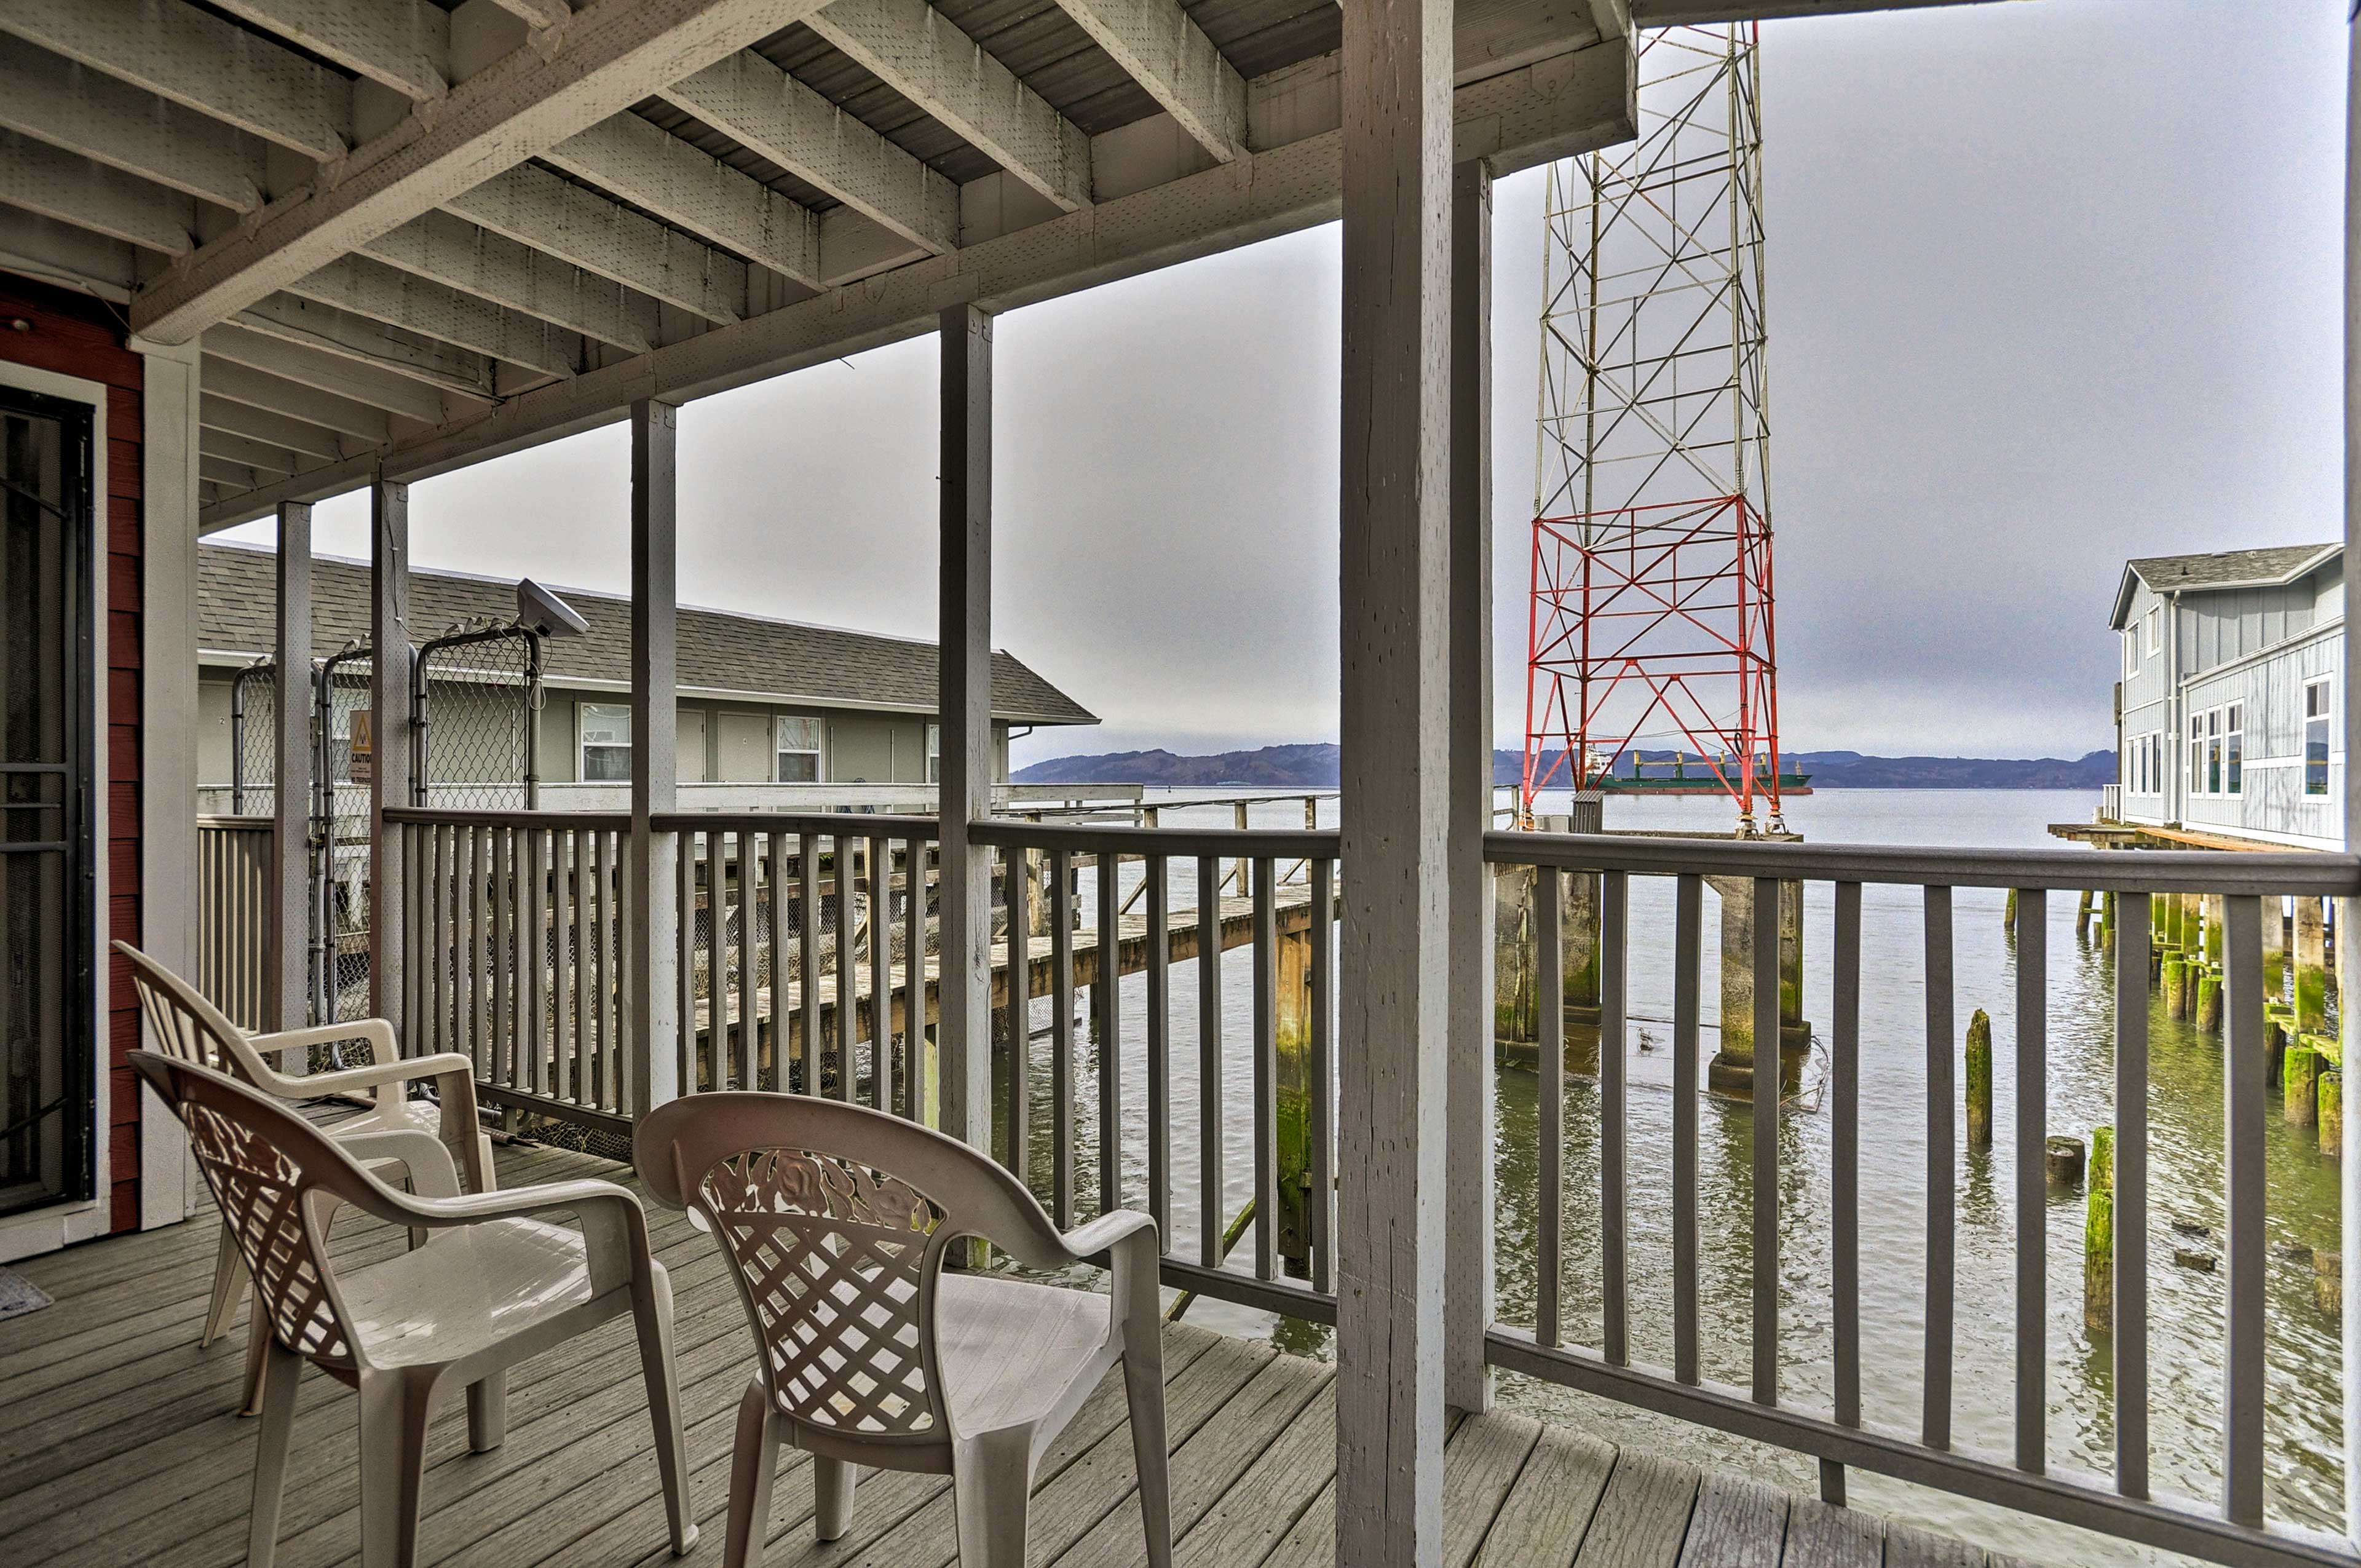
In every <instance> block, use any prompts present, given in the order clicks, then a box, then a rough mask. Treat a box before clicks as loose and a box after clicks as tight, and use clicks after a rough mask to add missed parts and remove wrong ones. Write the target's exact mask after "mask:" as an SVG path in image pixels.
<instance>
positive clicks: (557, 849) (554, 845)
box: [549, 828, 582, 1100]
mask: <svg viewBox="0 0 2361 1568" xmlns="http://www.w3.org/2000/svg"><path fill="white" fill-rule="evenodd" d="M581 842H582V835H581V832H580V830H579V829H577V828H559V829H558V830H557V833H556V836H555V839H552V841H551V844H550V852H549V868H550V876H551V878H552V879H553V882H554V885H553V886H552V887H551V889H550V895H549V914H550V921H551V924H552V925H553V926H554V927H555V929H554V930H552V931H551V933H550V960H549V974H550V981H551V994H550V1005H549V1012H550V1022H551V1024H552V1025H554V1026H555V1027H554V1028H553V1030H552V1033H553V1034H554V1035H555V1037H556V1038H555V1046H554V1047H552V1049H551V1051H550V1053H549V1092H550V1094H551V1096H552V1097H553V1098H555V1099H558V1100H571V1099H573V1098H574V1097H575V1096H576V1094H577V1092H578V1090H577V1082H578V1080H577V1074H576V1072H575V1064H574V1018H575V1014H576V1012H577V1009H578V1008H579V1006H580V998H581V995H582V986H581V974H580V970H578V969H577V967H576V965H575V959H574V940H575V938H574V891H575V889H576V888H577V887H578V886H579V885H580V880H579V878H577V876H576V874H575V869H574V867H575V858H576V851H577V849H578V848H579V846H580V844H581Z"/></svg>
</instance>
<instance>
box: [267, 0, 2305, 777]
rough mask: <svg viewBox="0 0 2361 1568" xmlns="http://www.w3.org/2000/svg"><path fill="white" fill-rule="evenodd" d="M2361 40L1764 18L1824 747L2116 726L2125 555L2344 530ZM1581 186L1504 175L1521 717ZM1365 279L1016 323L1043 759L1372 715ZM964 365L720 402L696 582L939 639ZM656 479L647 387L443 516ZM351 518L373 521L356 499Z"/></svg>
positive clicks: (1308, 271)
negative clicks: (1363, 414) (1346, 432)
mask: <svg viewBox="0 0 2361 1568" xmlns="http://www.w3.org/2000/svg"><path fill="white" fill-rule="evenodd" d="M2344 51H2345V23H2344V6H2343V5H2342V4H2341V3H2340V0H2269V3H2268V5H2263V6H2257V5H2254V4H2253V0H2156V3H2143V4H2134V3H2130V0H2035V3H2031V4H2003V5H1971V6H1964V7H1961V8H1960V9H1958V10H1952V11H1936V12H1920V13H1916V14H1907V13H1905V14H1894V15H1884V16H1875V15H1872V16H1853V17H1839V18H1833V19H1812V20H1806V21H1798V22H1789V23H1773V24H1769V25H1766V26H1765V27H1764V28H1763V105H1764V108H1763V115H1764V152H1763V160H1764V167H1765V174H1764V184H1765V192H1766V193H1765V218H1766V225H1767V229H1768V233H1769V236H1770V238H1769V248H1768V268H1769V286H1768V295H1769V298H1768V316H1769V323H1770V332H1771V349H1770V375H1771V386H1772V391H1771V400H1770V408H1771V413H1772V418H1773V443H1772V454H1773V455H1772V464H1771V467H1772V474H1773V488H1772V496H1771V499H1772V509H1773V520H1774V522H1775V524H1776V527H1777V531H1778V533H1777V541H1778V543H1777V550H1778V588H1779V594H1780V609H1779V630H1780V652H1781V656H1782V661H1783V667H1782V670H1781V679H1780V685H1781V688H1782V690H1781V707H1782V717H1783V719H1784V729H1785V736H1784V739H1785V743H1786V745H1787V746H1788V748H1789V749H1791V750H1824V749H1832V748H1850V749H1852V750H1857V751H1879V752H1898V751H1913V752H1934V753H1938V754H1963V755H1983V756H1993V755H2003V756H2025V755H2036V754H2064V755H2074V754H2079V753H2081V752H2082V751H2090V750H2093V749H2096V748H2100V747H2103V746H2107V745H2109V744H2111V743H2112V735H2111V732H2110V728H2109V718H2108V689H2109V684H2110V682H2111V680H2112V679H2113V675H2114V669H2115V662H2116V653H2115V651H2114V642H2113V641H2112V640H2111V638H2110V636H2109V634H2108V633H2107V631H2106V630H2105V625H2104V622H2105V617H2106V613H2107V610H2108V607H2109V601H2110V598H2111V597H2112V594H2113V592H2114V586H2115V582H2116V579H2117V576H2118V575H2119V574H2120V572H2121V570H2122V564H2123V562H2124V560H2125V557H2126V556H2129V555H2135V554H2157V553H2163V552H2170V551H2183V550H2213V549H2232V548H2238V547H2242V546H2247V545H2258V544H2270V543H2295V542H2302V541H2314V540H2327V539H2330V538H2333V537H2334V536H2335V534H2336V532H2337V530H2338V509H2339V506H2340V500H2339V497H2340V471H2339V462H2340V456H2339V444H2338V443H2339V435H2338V432H2339V422H2340V410H2341V402H2340V393H2339V363H2340V359H2339V356H2340V337H2339V318H2340V312H2339V291H2340V279H2341V274H2342V266H2343V261H2342V247H2341V240H2340V230H2341V209H2342V178H2343V166H2344V153H2343V126H2344V93H2345V63H2344V59H2345V56H2344ZM1541 187H1542V176H1541V174H1540V172H1539V171H1538V170H1536V171H1533V172H1531V173H1527V174H1523V175H1519V176H1517V177H1515V178H1513V179H1510V180H1506V181H1502V182H1501V184H1500V186H1499V192H1498V213H1497V216H1498V223H1499V228H1498V231H1497V236H1496V277H1495V283H1494V302H1495V336H1496V342H1495V350H1494V353H1495V371H1496V392H1495V399H1494V415H1493V417H1494V422H1495V427H1496V443H1495V456H1496V460H1495V475H1496V499H1497V507H1496V517H1497V524H1496V530H1497V542H1498V560H1499V569H1498V574H1497V583H1498V587H1497V594H1498V603H1499V632H1500V641H1499V649H1498V655H1499V656H1498V666H1499V708H1498V730H1499V736H1500V742H1499V743H1500V744H1502V745H1504V746H1514V745H1516V744H1518V743H1519V740H1520V738H1521V734H1522V731H1523V725H1524V716H1523V707H1522V704H1523V690H1524V686H1523V654H1524V649H1523V636H1524V627H1525V622H1524V616H1523V615H1522V613H1521V595H1522V594H1523V592H1524V589H1525V574H1526V562H1527V554H1526V552H1527V544H1528V540H1529V527H1528V525H1529V521H1530V512H1531V509H1532V464H1533V439H1532V437H1533V427H1532V416H1533V408H1534V377H1535V366H1536V361H1535V354H1536V351H1537V345H1538V331H1537V326H1536V323H1535V319H1534V318H1535V314H1536V313H1537V311H1538V309H1539V302H1540V280H1539V263H1540V256H1541V220H1540V207H1541ZM1338 277H1339V263H1338V246H1337V231H1336V229H1335V228H1334V226H1333V225H1332V226H1329V227H1326V228H1322V229H1316V230H1313V231H1312V232H1310V233H1307V234H1302V235H1298V236H1292V237H1290V238H1286V239H1281V240H1275V241H1272V242H1269V243H1268V244H1265V245H1260V246H1257V247H1252V248H1249V249H1246V250H1240V251H1235V252H1232V253H1230V254H1228V255H1225V256H1222V257H1217V258H1211V259H1208V260H1204V261H1200V262H1196V263H1193V264H1191V265H1189V266H1185V267H1180V268H1174V269H1169V270H1167V271H1163V272H1159V273H1156V274H1152V275H1150V276H1148V277H1147V278H1143V279H1137V280H1132V281H1129V282H1126V283H1120V284H1115V285H1110V286H1108V287H1105V288H1102V289H1099V290H1096V291H1092V292H1090V293H1087V294H1082V295H1078V296H1075V297H1072V298H1070V299H1066V300H1061V301H1057V302H1051V303H1048V304H1043V305H1038V306H1034V307H1032V308H1031V309H1028V310H1024V311H1019V312H1016V313H1011V314H1009V315H1006V316H1004V317H1002V318H1001V319H1000V322H999V324H998V329H997V334H998V400H997V405H996V418H997V422H998V439H997V446H996V449H995V461H996V463H997V466H998V483H997V494H996V521H997V533H996V543H995V550H996V553H997V570H996V576H995V581H994V641H995V642H997V643H998V644H1000V645H1001V646H1004V647H1006V648H1009V649H1011V650H1013V651H1014V652H1016V654H1017V655H1018V656H1019V657H1021V658H1023V659H1024V660H1026V661H1027V663H1031V664H1032V665H1034V666H1035V667H1036V668H1037V669H1038V670H1040V671H1041V672H1042V673H1043V674H1046V675H1048V676H1049V678H1050V679H1052V680H1054V681H1056V682H1058V683H1059V684H1060V685H1062V686H1064V687H1066V688H1067V689H1068V690H1069V691H1071V692H1072V693H1073V694H1074V696H1076V697H1078V698H1079V699H1080V700H1081V701H1082V703H1083V704H1084V705H1085V706H1087V707H1091V708H1092V709H1093V710H1094V711H1096V712H1097V713H1099V714H1100V715H1101V716H1102V717H1103V718H1104V721H1105V722H1104V727H1103V728H1102V729H1099V730H1097V731H1095V732H1090V731H1085V732H1081V733H1073V732H1066V733H1059V732H1045V733H1043V734H1042V735H1039V736H1037V737H1035V738H1034V739H1032V740H1029V741H1027V742H1023V743H1021V744H1020V746H1019V749H1018V753H1017V755H1018V761H1019V762H1026V761H1031V760H1035V759H1038V758H1040V757H1044V756H1051V755H1057V754H1060V752H1063V751H1111V750H1127V749H1131V748H1134V747H1145V746H1154V745H1166V746H1170V747H1171V748H1173V749H1174V750H1177V751H1210V750H1217V749H1224V748H1227V747H1231V746H1247V745H1261V744H1267V743H1271V742H1278V741H1289V740H1334V739H1335V735H1336V646H1337V644H1336V630H1335V619H1336V537H1335V535H1336V483H1337V481H1336V421H1337V391H1336V363H1337V337H1338V309H1339V306H1338ZM934 477H935V367H934V347H933V345H932V343H931V341H927V342H919V343H912V344H906V345H900V346H898V347H894V348H888V349H884V350H880V351H878V352H876V353H873V354H870V355H866V356H862V357H860V358H858V359H856V360H854V361H852V362H851V363H850V364H840V365H831V366H826V367H818V368H816V369H812V370H808V371H805V372H803V373H801V374H798V375H796V376H792V377H786V378H781V379H778V380H774V381H771V382H767V383H764V384H763V385H761V386H757V387H752V388H749V389H743V390H741V391H738V392H734V393H730V394H728V395H725V396H722V397H717V398H712V399H708V400H704V401H701V402H696V403H692V404H690V405H688V406H687V407H686V409H685V410H683V411H682V415H681V568H680V582H681V595H682V598H683V599H684V601H686V602H690V603H696V604H702V605H710V606H716V607H719V608H722V609H740V610H748V611H754V612H758V613H762V614H766V615H774V616H783V617H789V618H796V619H803V620H820V621H826V622H829V623H831V624H836V625H842V626H851V627H858V628H863V629H868V630H879V631H890V632H898V633H905V634H909V635H915V636H928V635H930V634H931V632H932V630H933V618H934V573H935V565H934V563H935V537H934V535H935V526H936V510H935V496H934ZM628 488H629V467H628V458H627V454H626V447H625V440H624V433H623V432H622V430H621V428H620V427H615V428H610V429H608V430H603V431H597V432H593V433H588V434H585V435H582V436H577V437H576V438H574V439H571V440H568V441H565V442H560V443H557V444H552V445H548V446H544V447H542V448H539V449H537V450H535V451H532V452H528V453H523V454H520V455H515V456H511V457H508V458H505V459H502V460H500V461H499V462H495V463H489V464H485V465H482V466H478V467H476V468H472V469H467V470H463V471H461V472H459V473H456V474H453V475H448V476H445V477H442V478H439V479H435V480H432V481H429V482H426V483H423V484H420V485H417V486H414V487H413V488H412V500H411V507H412V532H413V544H412V551H413V555H414V558H415V560H416V561H417V563H418V564H419V565H424V566H450V567H458V568H462V569H466V570H470V571H477V572H488V573H495V574H503V575H506V574H517V575H530V576H536V577H540V578H542V579H544V581H549V582H554V583H560V584H570V585H576V586H579V587H597V588H609V589H621V588H625V587H628V584H629V556H628V548H627V547H628V522H627V518H628ZM316 528H317V538H318V546H319V548H320V549H322V550H324V551H328V552H333V553H338V554H361V553H363V552H364V551H365V550H366V548H367V537H368V536H367V528H366V512H365V508H364V505H363V503H362V501H361V499H360V498H358V497H347V498H343V499H338V500H335V501H332V502H329V503H327V504H325V505H324V506H323V507H322V508H321V509H320V510H319V512H318V514H317V519H316ZM253 532H257V531H241V535H242V536H252V533H253ZM258 532H261V534H262V536H263V537H265V538H267V537H268V535H269V529H268V525H262V526H261V527H260V529H259V530H258Z"/></svg>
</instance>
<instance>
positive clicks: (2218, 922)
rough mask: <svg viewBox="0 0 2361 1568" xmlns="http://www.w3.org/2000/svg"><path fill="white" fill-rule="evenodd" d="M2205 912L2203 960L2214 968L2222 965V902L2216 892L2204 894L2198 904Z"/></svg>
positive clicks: (2216, 968) (2220, 896) (2218, 968)
mask: <svg viewBox="0 0 2361 1568" xmlns="http://www.w3.org/2000/svg"><path fill="white" fill-rule="evenodd" d="M2200 907H2201V908H2202V910H2203V911H2204V914H2205V961H2206V962H2207V963H2209V964H2211V965H2213V968H2214V969H2215V970H2220V969H2221V967H2222V916H2223V910H2224V903H2223V898H2222V895H2221V894H2218V893H2209V894H2205V896H2204V898H2203V900H2202V903H2201V904H2200Z"/></svg>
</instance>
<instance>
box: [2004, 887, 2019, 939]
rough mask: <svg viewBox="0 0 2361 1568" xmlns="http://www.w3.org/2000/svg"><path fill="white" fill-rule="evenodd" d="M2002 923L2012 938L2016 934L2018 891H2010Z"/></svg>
mask: <svg viewBox="0 0 2361 1568" xmlns="http://www.w3.org/2000/svg"><path fill="white" fill-rule="evenodd" d="M2000 923H2001V925H2002V926H2003V927H2005V928H2006V929H2007V931H2008V933H2009V935H2010V936H2012V937H2013V936H2015V934H2016V889H2015V888H2010V889H2009V890H2008V905H2007V907H2006V908H2005V909H2004V910H2003V911H2002V912H2001V917H2000Z"/></svg>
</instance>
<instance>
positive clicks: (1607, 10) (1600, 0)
mask: <svg viewBox="0 0 2361 1568" xmlns="http://www.w3.org/2000/svg"><path fill="white" fill-rule="evenodd" d="M1590 19H1591V21H1592V22H1594V23H1596V24H1597V25H1598V36H1599V37H1600V38H1629V37H1631V0H1590Z"/></svg>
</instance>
